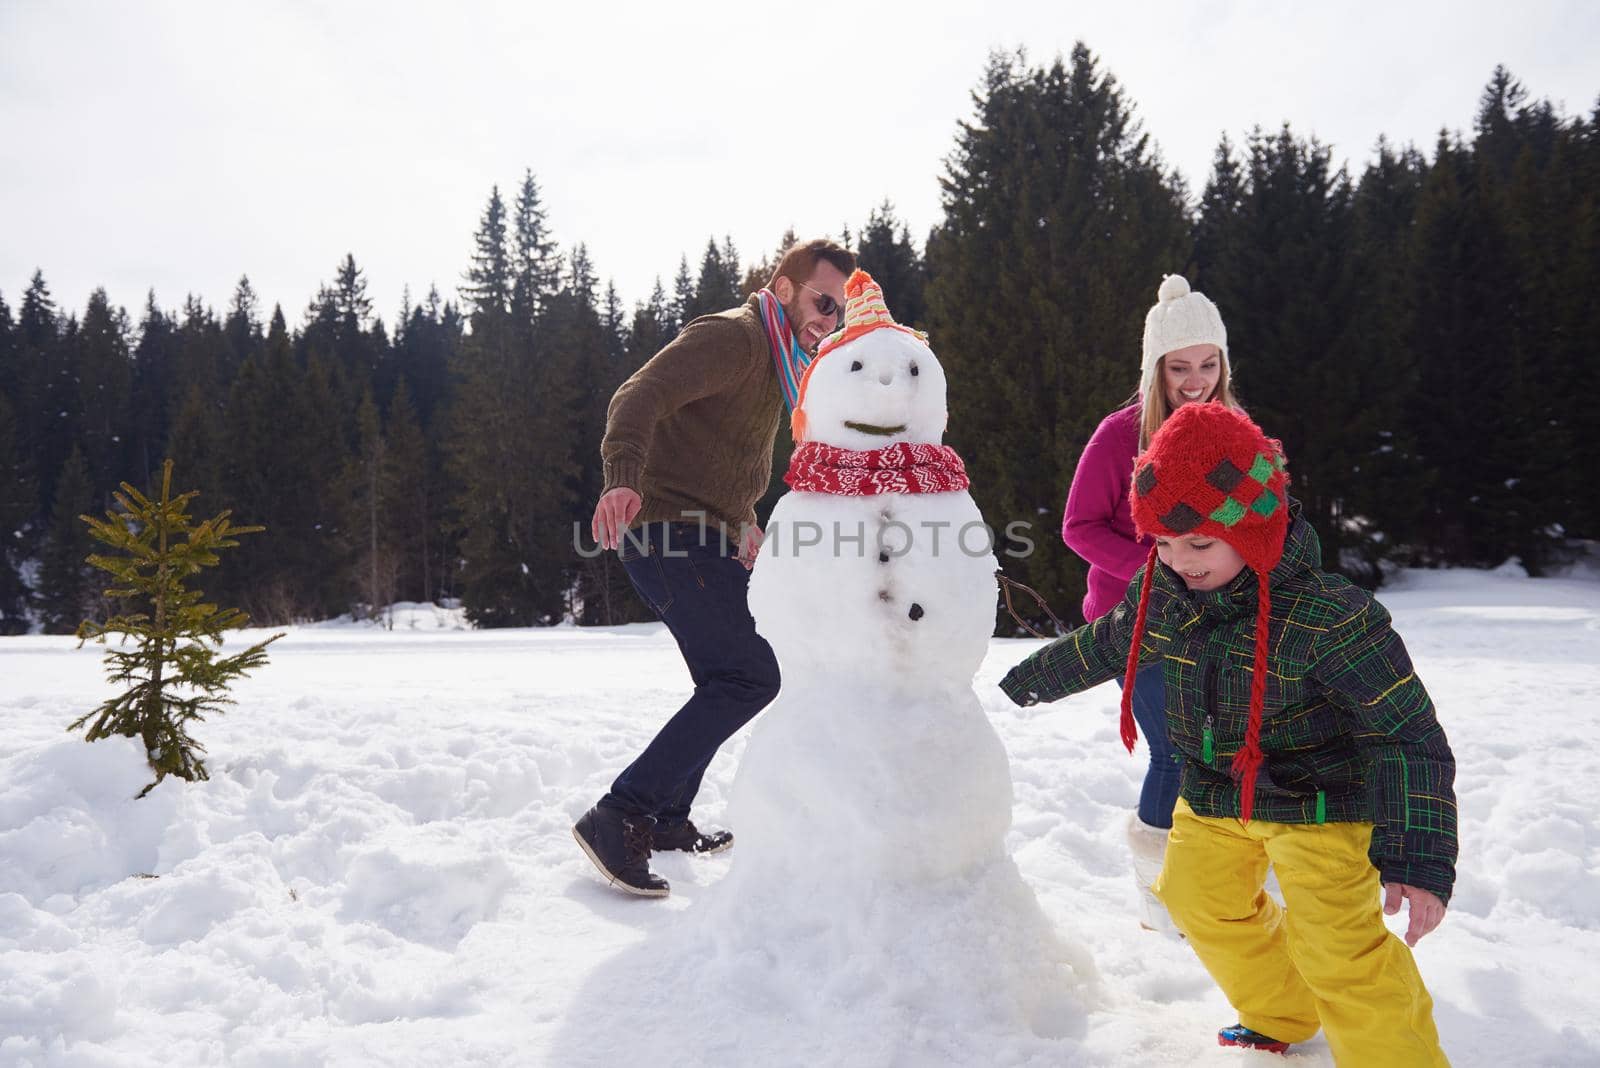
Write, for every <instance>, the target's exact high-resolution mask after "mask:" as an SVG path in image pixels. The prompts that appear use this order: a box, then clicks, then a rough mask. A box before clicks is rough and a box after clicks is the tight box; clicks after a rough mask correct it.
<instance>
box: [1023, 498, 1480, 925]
mask: <svg viewBox="0 0 1600 1068" xmlns="http://www.w3.org/2000/svg"><path fill="white" fill-rule="evenodd" d="M1299 513H1300V509H1299V505H1298V504H1296V505H1294V506H1293V511H1292V512H1291V525H1290V528H1289V533H1288V537H1287V540H1286V542H1285V545H1284V554H1283V559H1282V561H1281V562H1280V563H1279V564H1278V566H1277V567H1275V568H1273V570H1272V573H1271V574H1270V575H1269V576H1268V581H1269V582H1270V583H1271V586H1270V589H1271V592H1272V615H1271V621H1270V625H1269V628H1268V647H1267V649H1268V652H1267V664H1268V670H1267V692H1266V704H1265V707H1264V709H1263V712H1262V720H1261V749H1262V752H1263V754H1264V755H1265V757H1266V761H1265V763H1264V764H1263V766H1262V768H1261V772H1260V776H1259V778H1258V780H1257V784H1256V798H1255V811H1254V813H1253V818H1255V819H1262V820H1270V821H1273V822H1278V823H1320V822H1328V821H1331V822H1353V821H1363V820H1368V821H1371V822H1372V824H1373V830H1372V847H1371V851H1370V856H1371V858H1372V863H1373V866H1374V867H1376V868H1377V869H1378V872H1379V874H1380V875H1381V877H1382V878H1383V881H1384V882H1386V883H1387V882H1399V883H1408V884H1410V885H1412V886H1419V887H1422V888H1423V889H1425V890H1429V891H1432V892H1433V893H1435V894H1437V895H1439V898H1440V899H1441V900H1443V901H1446V902H1448V901H1449V899H1450V890H1451V888H1452V887H1453V886H1454V884H1455V859H1456V801H1455V792H1454V789H1453V783H1454V780H1455V758H1454V757H1453V756H1452V755H1451V752H1450V743H1449V742H1448V741H1447V740H1446V738H1445V735H1444V729H1443V728H1442V727H1441V726H1440V725H1439V721H1438V719H1437V718H1435V716H1434V710H1433V702H1432V701H1431V700H1429V698H1428V691H1427V690H1426V689H1424V688H1423V685H1422V680H1421V679H1419V678H1417V674H1416V671H1415V670H1414V669H1413V668H1412V666H1411V658H1410V657H1409V656H1408V655H1407V654H1406V648H1405V645H1404V644H1403V643H1402V642H1401V640H1400V636H1399V635H1398V634H1396V633H1395V632H1394V628H1393V627H1392V626H1390V621H1389V613H1388V612H1387V611H1386V610H1385V609H1384V607H1383V606H1382V605H1381V604H1379V603H1378V602H1377V601H1375V600H1373V598H1372V597H1371V596H1370V595H1369V594H1368V593H1367V592H1366V591H1365V590H1362V589H1361V588H1359V587H1357V586H1355V585H1352V584H1351V583H1350V582H1349V581H1347V580H1346V579H1344V578H1342V577H1340V576H1338V575H1332V574H1329V573H1327V572H1325V571H1322V570H1321V564H1322V545H1321V543H1320V542H1319V541H1318V540H1317V535H1316V532H1315V531H1313V530H1312V529H1311V527H1310V525H1308V524H1307V523H1306V521H1305V520H1304V519H1302V518H1301V517H1300V514H1299ZM1155 566H1156V576H1155V582H1154V585H1153V587H1152V589H1151V591H1150V610H1149V614H1148V616H1147V619H1146V624H1145V637H1144V641H1143V642H1142V643H1141V648H1140V652H1139V658H1140V662H1141V663H1144V662H1147V661H1151V660H1157V659H1159V660H1160V661H1161V664H1162V671H1163V676H1164V678H1165V681H1166V690H1167V730H1168V733H1169V735H1170V736H1171V740H1172V745H1173V747H1174V748H1175V749H1176V750H1177V752H1178V755H1177V756H1176V757H1175V759H1180V760H1181V761H1182V762H1183V776H1182V786H1181V790H1182V794H1183V796H1184V798H1186V799H1187V800H1188V802H1189V804H1190V805H1191V806H1192V807H1193V808H1194V810H1195V811H1196V812H1197V813H1199V814H1200V815H1202V816H1214V817H1229V816H1231V817H1235V818H1237V817H1238V815H1239V784H1238V783H1237V781H1235V780H1234V778H1233V777H1232V774H1231V771H1230V767H1231V765H1232V762H1233V756H1234V754H1235V753H1236V752H1238V750H1239V749H1241V748H1243V746H1244V732H1245V725H1246V723H1247V721H1248V719H1249V712H1250V681H1251V679H1250V676H1251V664H1252V662H1253V661H1254V658H1255V645H1254V640H1255V617H1256V576H1255V572H1253V571H1252V570H1251V569H1249V568H1246V569H1245V570H1244V571H1243V572H1241V573H1240V575H1239V577H1238V578H1236V579H1235V580H1234V581H1233V582H1232V583H1230V584H1229V585H1228V586H1226V587H1225V588H1223V589H1220V590H1214V591H1210V592H1205V593H1190V592H1189V590H1188V589H1187V588H1186V587H1185V586H1184V585H1183V581H1182V579H1180V578H1179V577H1178V576H1177V574H1176V573H1175V572H1173V571H1172V569H1171V568H1169V567H1167V566H1166V565H1165V564H1160V563H1157V564H1156V565H1155ZM1143 578H1144V570H1143V569H1142V568H1141V569H1140V571H1139V573H1138V574H1136V575H1134V577H1133V581H1132V582H1130V583H1129V584H1128V592H1127V594H1126V596H1124V598H1123V600H1122V602H1121V603H1120V604H1119V605H1117V607H1116V608H1115V609H1113V610H1112V611H1111V612H1110V613H1108V614H1106V615H1104V616H1102V617H1101V618H1100V619H1098V620H1096V621H1095V622H1094V623H1092V624H1090V625H1089V626H1085V627H1080V628H1079V629H1077V630H1075V631H1073V632H1072V633H1071V634H1067V635H1065V636H1063V637H1061V638H1058V639H1057V640H1055V641H1054V642H1051V643H1050V644H1049V645H1047V646H1045V647H1044V648H1043V649H1041V650H1040V651H1038V652H1037V653H1034V654H1033V655H1032V656H1030V657H1028V658H1027V659H1026V660H1024V661H1023V662H1022V663H1020V664H1018V665H1017V666H1016V667H1014V668H1012V669H1011V671H1010V672H1008V673H1007V674H1006V676H1005V678H1004V679H1003V680H1001V683H1000V687H1001V689H1003V690H1004V691H1005V692H1006V695H1007V696H1008V697H1010V698H1011V699H1012V700H1013V701H1015V702H1016V703H1017V704H1019V705H1033V704H1037V703H1039V702H1041V701H1055V700H1059V699H1060V698H1062V697H1066V696H1068V695H1070V694H1074V693H1078V692H1080V691H1082V690H1086V689H1088V688H1089V687H1091V686H1095V685H1098V684H1099V683H1102V682H1105V681H1107V680H1109V679H1112V678H1115V677H1116V676H1118V675H1121V674H1122V673H1123V671H1124V669H1125V668H1126V666H1127V656H1128V643H1129V642H1131V641H1132V640H1133V624H1134V617H1135V614H1136V612H1137V610H1138V607H1139V587H1140V583H1141V582H1142V581H1143Z"/></svg>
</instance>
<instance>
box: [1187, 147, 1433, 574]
mask: <svg viewBox="0 0 1600 1068" xmlns="http://www.w3.org/2000/svg"><path fill="white" fill-rule="evenodd" d="M1354 199H1355V198H1354V191H1353V189H1352V187H1351V184H1350V181H1349V178H1348V176H1347V175H1346V174H1345V172H1344V170H1343V169H1342V168H1341V169H1337V170H1336V169H1335V168H1334V167H1333V164H1332V154H1331V152H1330V150H1329V149H1328V148H1327V147H1326V146H1324V145H1322V144H1320V143H1318V142H1317V141H1316V140H1315V139H1310V140H1305V139H1301V138H1298V137H1296V136H1295V135H1294V133H1293V132H1292V131H1291V130H1290V129H1289V128H1288V127H1287V126H1285V127H1283V128H1282V129H1280V130H1279V131H1278V132H1277V133H1275V134H1271V135H1268V134H1265V133H1263V132H1262V131H1261V130H1259V129H1258V130H1256V131H1255V132H1254V133H1252V135H1251V137H1250V141H1249V146H1248V150H1247V158H1246V160H1245V162H1244V164H1243V167H1242V170H1241V169H1238V168H1235V167H1234V166H1233V163H1232V160H1231V158H1229V155H1228V152H1227V145H1226V143H1225V144H1224V145H1223V146H1221V147H1219V149H1218V173H1217V174H1216V175H1214V176H1213V180H1212V182H1211V183H1209V184H1208V187H1207V191H1206V194H1205V195H1204V196H1203V198H1202V205H1203V208H1202V210H1203V213H1204V214H1203V215H1202V222H1201V226H1200V230H1201V235H1200V236H1201V237H1202V238H1203V240H1197V242H1196V245H1195V260H1196V266H1197V271H1196V273H1197V276H1198V278H1199V279H1200V280H1201V282H1202V283H1203V285H1204V290H1205V293H1206V295H1207V296H1208V297H1210V298H1211V299H1212V300H1214V301H1215V302H1216V303H1217V306H1218V308H1219V310H1220V311H1221V313H1222V317H1223V321H1224V322H1225V323H1226V324H1227V327H1228V343H1229V344H1228V348H1229V354H1230V362H1231V365H1232V370H1233V380H1234V384H1235V388H1236V390H1237V392H1238V394H1239V395H1240V397H1241V398H1242V400H1243V402H1244V404H1245V405H1246V406H1247V407H1248V408H1249V409H1250V412H1251V414H1252V416H1253V417H1254V418H1255V420H1256V421H1257V422H1259V423H1260V424H1261V426H1262V427H1263V429H1265V430H1266V431H1267V433H1269V434H1271V435H1272V436H1274V437H1277V438H1281V439H1282V440H1283V443H1284V447H1285V449H1286V451H1287V453H1288V455H1289V456H1290V457H1291V459H1292V461H1293V464H1294V467H1293V476H1294V485H1293V487H1292V489H1293V492H1294V494H1295V496H1296V498H1298V499H1299V500H1300V502H1301V503H1302V505H1303V506H1304V508H1305V512H1306V518H1307V519H1308V521H1309V522H1310V523H1311V525H1312V527H1313V528H1315V529H1316V530H1317V532H1318V534H1319V535H1320V536H1321V538H1322V544H1323V552H1324V556H1325V558H1326V559H1327V561H1328V562H1329V565H1330V566H1333V567H1343V568H1344V569H1345V570H1347V571H1350V572H1352V573H1353V574H1354V576H1355V577H1357V578H1361V579H1364V580H1366V581H1368V582H1369V583H1371V584H1375V583H1376V582H1377V580H1378V578H1379V572H1378V571H1377V569H1376V560H1377V559H1378V558H1379V557H1381V556H1382V555H1383V549H1384V548H1385V547H1386V546H1387V545H1388V544H1389V541H1390V539H1389V534H1388V532H1386V531H1383V530H1382V529H1380V528H1379V526H1378V524H1377V519H1376V517H1375V516H1374V514H1373V513H1374V510H1375V509H1382V508H1383V507H1385V506H1386V504H1387V503H1388V502H1387V501H1386V500H1385V499H1384V498H1383V497H1382V496H1374V495H1373V490H1374V489H1375V488H1376V486H1375V483H1374V481H1373V478H1372V470H1371V468H1372V466H1373V462H1374V458H1375V457H1377V456H1380V455H1386V454H1384V453H1381V452H1380V450H1381V449H1383V448H1384V447H1385V446H1388V447H1390V448H1391V449H1392V447H1393V444H1394V441H1393V435H1394V433H1395V431H1396V430H1397V429H1398V428H1400V427H1401V426H1402V425H1403V422H1404V419H1403V405H1404V403H1405V400H1406V391H1405V388H1404V386H1405V383H1406V371H1405V367H1406V365H1405V363H1402V364H1401V365H1400V366H1399V367H1396V366H1394V365H1393V364H1390V363H1388V362H1386V361H1385V360H1384V359H1383V356H1384V353H1383V352H1382V351H1381V350H1380V349H1379V348H1378V347H1376V346H1375V345H1374V344H1373V342H1374V340H1375V339H1374V336H1373V335H1374V334H1376V333H1378V332H1380V331H1381V327H1380V326H1378V325H1377V324H1375V323H1374V322H1372V321H1371V320H1369V319H1367V318H1366V317H1365V315H1364V308H1363V305H1362V304H1361V299H1360V298H1361V297H1362V296H1363V290H1362V286H1361V279H1360V278H1359V277H1358V275H1357V274H1356V272H1355V266H1356V260H1355V254H1356V230H1355V224H1356V217H1355V211H1354ZM1365 295H1368V296H1372V297H1376V298H1378V299H1381V297H1382V294H1381V293H1377V294H1374V293H1372V292H1371V290H1370V287H1369V288H1368V290H1367V293H1366V294H1365ZM1391 489H1393V487H1391ZM1416 495H1417V490H1416V489H1415V488H1413V490H1412V492H1411V496H1412V497H1413V498H1415V496H1416ZM1347 550H1349V551H1347Z"/></svg>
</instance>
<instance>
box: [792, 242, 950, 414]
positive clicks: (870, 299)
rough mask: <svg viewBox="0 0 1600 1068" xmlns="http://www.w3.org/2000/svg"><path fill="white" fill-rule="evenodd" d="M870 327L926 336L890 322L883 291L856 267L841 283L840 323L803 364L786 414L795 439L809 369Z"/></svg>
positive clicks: (864, 272) (804, 401)
mask: <svg viewBox="0 0 1600 1068" xmlns="http://www.w3.org/2000/svg"><path fill="white" fill-rule="evenodd" d="M874 330H898V331H900V332H901V333H903V334H910V335H911V336H912V337H914V338H916V339H917V340H918V341H922V342H926V341H927V340H928V335H927V334H924V333H923V332H922V331H921V330H913V329H912V328H911V327H909V326H904V325H902V324H900V323H897V322H895V321H894V316H893V315H890V314H889V305H888V304H886V303H884V300H883V290H882V289H881V288H879V286H878V283H877V282H874V281H873V280H872V276H871V275H870V274H868V273H867V272H866V271H863V270H862V269H861V268H859V267H858V268H856V269H855V270H854V271H852V272H851V273H850V277H849V278H847V279H845V282H844V325H843V326H841V327H840V328H839V329H838V330H835V331H834V332H833V333H831V334H829V335H828V336H827V337H825V338H823V339H822V343H821V344H819V345H818V346H817V354H816V356H815V357H813V358H812V360H811V362H810V363H808V364H806V370H805V374H803V375H801V376H800V391H799V394H798V395H797V397H796V399H795V403H794V413H793V414H792V415H790V416H789V431H790V433H791V434H792V435H793V437H794V440H795V441H805V440H806V412H805V408H806V385H807V384H808V383H809V382H810V381H811V369H812V368H813V367H815V366H816V365H817V364H819V363H821V362H822V359H823V357H825V356H826V355H828V353H829V352H830V351H832V350H833V349H836V348H838V347H839V346H840V345H845V344H848V343H849V342H852V341H854V340H856V339H857V338H859V337H862V336H863V335H866V334H869V333H871V332H872V331H874Z"/></svg>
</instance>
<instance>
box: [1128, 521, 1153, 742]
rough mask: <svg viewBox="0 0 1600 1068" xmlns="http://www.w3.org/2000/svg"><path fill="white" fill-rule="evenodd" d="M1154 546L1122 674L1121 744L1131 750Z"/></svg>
mask: <svg viewBox="0 0 1600 1068" xmlns="http://www.w3.org/2000/svg"><path fill="white" fill-rule="evenodd" d="M1155 577H1156V547H1155V546H1154V545H1152V546H1150V556H1149V558H1147V559H1146V560H1145V562H1144V583H1143V584H1142V585H1141V586H1140V587H1139V610H1138V611H1137V612H1136V613H1134V617H1133V643H1132V644H1131V645H1129V646H1128V667H1127V670H1126V671H1124V672H1123V675H1122V744H1123V745H1125V746H1127V747H1128V752H1130V753H1131V752H1133V743H1134V742H1136V741H1138V740H1139V725H1138V723H1137V722H1136V721H1135V720H1134V718H1133V678H1134V676H1135V675H1137V674H1138V673H1139V646H1140V645H1142V644H1143V643H1144V620H1145V615H1146V614H1147V613H1148V612H1149V611H1150V587H1151V586H1153V585H1154V584H1155Z"/></svg>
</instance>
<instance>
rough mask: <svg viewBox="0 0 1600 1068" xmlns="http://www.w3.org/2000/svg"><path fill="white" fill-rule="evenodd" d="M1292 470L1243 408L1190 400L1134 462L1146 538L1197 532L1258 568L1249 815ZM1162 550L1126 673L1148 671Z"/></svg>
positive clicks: (1243, 802)
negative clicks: (1146, 647) (1271, 581)
mask: <svg viewBox="0 0 1600 1068" xmlns="http://www.w3.org/2000/svg"><path fill="white" fill-rule="evenodd" d="M1288 485H1289V473H1288V471H1287V470H1286V469H1285V462H1284V457H1283V446H1282V445H1281V444H1279V443H1278V442H1277V441H1274V440H1273V439H1272V438H1269V437H1267V436H1266V435H1265V434H1263V433H1262V432H1261V428H1260V427H1258V426H1256V424H1255V423H1253V422H1251V421H1250V417H1249V416H1247V415H1245V414H1244V413H1243V412H1240V411H1237V410H1235V409H1233V408H1229V407H1227V406H1226V405H1223V404H1217V403H1214V402H1213V403H1207V404H1185V405H1183V406H1182V407H1180V408H1179V409H1178V410H1177V411H1176V412H1173V413H1172V415H1171V416H1169V417H1168V418H1167V421H1166V422H1164V423H1162V424H1161V429H1160V430H1158V431H1156V434H1155V436H1154V437H1153V438H1151V439H1150V447H1149V448H1148V449H1146V450H1145V451H1144V453H1143V454H1142V455H1140V457H1139V458H1138V459H1137V460H1135V461H1134V465H1133V488H1132V491H1131V493H1130V495H1129V496H1130V503H1131V504H1132V506H1133V525H1134V528H1135V529H1137V530H1138V532H1139V534H1140V535H1141V536H1145V537H1162V538H1175V537H1180V536H1182V535H1185V534H1194V535H1199V536H1202V537H1208V538H1218V539H1221V540H1222V541H1225V542H1227V543H1228V544H1229V545H1231V546H1233V548H1234V551H1236V552H1237V553H1238V554H1239V555H1240V556H1242V557H1244V562H1245V563H1246V564H1248V565H1249V566H1250V568H1251V570H1253V571H1254V572H1255V573H1256V591H1257V592H1256V633H1255V663H1254V667H1253V669H1252V678H1251V682H1250V720H1249V725H1248V727H1247V728H1246V731H1245V742H1244V748H1243V749H1241V750H1240V751H1239V752H1238V753H1237V754H1236V755H1235V756H1234V759H1233V772H1234V775H1235V776H1236V777H1237V778H1238V779H1239V808H1240V819H1242V820H1245V821H1248V820H1249V819H1250V812H1251V809H1252V807H1253V802H1254V795H1255V785H1256V772H1257V771H1258V770H1259V769H1260V767H1261V762H1262V756H1261V710H1262V705H1263V704H1264V702H1265V698H1266V688H1267V624H1268V619H1269V616H1270V613H1271V611H1272V595H1271V592H1270V590H1269V588H1268V582H1267V576H1268V574H1270V573H1271V571H1272V569H1273V568H1274V567H1276V566H1277V565H1278V561H1279V560H1280V559H1282V558H1283V542H1284V537H1285V536H1286V535H1287V534H1288V532H1289V498H1288ZM1156 562H1157V556H1156V549H1155V547H1154V546H1151V548H1150V558H1149V560H1148V561H1146V563H1145V570H1144V586H1143V588H1142V589H1141V590H1140V592H1139V611H1138V614H1137V616H1136V617H1135V620H1134V627H1133V643H1132V645H1131V646H1130V647H1129V649H1128V672H1127V677H1128V678H1129V679H1132V678H1133V676H1134V674H1135V673H1136V672H1137V670H1138V667H1139V646H1140V644H1141V643H1142V642H1143V641H1144V631H1145V614H1146V612H1147V611H1148V609H1149V606H1150V587H1151V583H1152V581H1153V579H1154V577H1155V570H1156ZM1132 695H1133V687H1132V686H1131V685H1129V686H1127V687H1124V689H1123V691H1122V740H1123V742H1124V743H1125V744H1126V745H1127V746H1128V748H1129V749H1130V750H1131V749H1132V748H1133V742H1134V739H1136V738H1137V737H1138V728H1137V727H1136V726H1135V724H1134V719H1133V703H1132Z"/></svg>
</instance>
